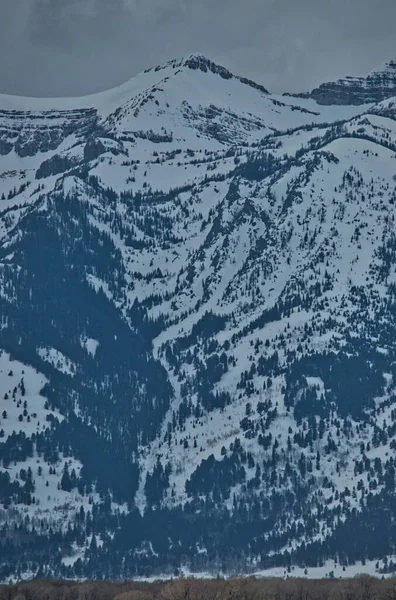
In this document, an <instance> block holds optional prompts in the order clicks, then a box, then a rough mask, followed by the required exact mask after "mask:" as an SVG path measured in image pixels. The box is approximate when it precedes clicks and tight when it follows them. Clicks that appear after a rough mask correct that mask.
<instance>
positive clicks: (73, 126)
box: [0, 108, 97, 157]
mask: <svg viewBox="0 0 396 600" xmlns="http://www.w3.org/2000/svg"><path fill="white" fill-rule="evenodd" d="M96 122H97V115H96V110H95V109H90V108H89V109H81V110H60V111H59V110H51V111H20V110H11V111H9V110H0V155H5V154H8V153H9V152H11V150H12V149H14V150H15V152H16V153H17V154H18V155H19V156H20V157H25V156H34V155H35V154H36V153H37V152H48V151H49V150H56V148H57V147H58V146H59V144H61V142H62V141H63V140H64V139H66V138H67V137H68V136H69V135H72V134H73V133H75V134H76V135H89V133H90V132H91V131H92V130H94V129H95V126H96Z"/></svg>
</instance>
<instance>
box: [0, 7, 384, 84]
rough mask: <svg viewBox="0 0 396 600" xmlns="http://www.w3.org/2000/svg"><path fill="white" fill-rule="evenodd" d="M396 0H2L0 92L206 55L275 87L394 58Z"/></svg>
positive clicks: (115, 76) (112, 79)
mask: <svg viewBox="0 0 396 600" xmlns="http://www.w3.org/2000/svg"><path fill="white" fill-rule="evenodd" d="M395 19H396V3H395V2H394V0H377V2H376V4H375V6H374V3H373V2H372V0H244V2H241V1H240V0H1V3H0V91H2V92H4V93H14V94H26V95H38V96H39V95H51V96H54V95H81V94H85V93H91V92H94V91H98V90H101V89H106V88H108V87H112V86H114V85H117V84H119V83H121V82H123V81H125V80H126V79H128V78H129V77H131V76H132V75H134V74H136V73H137V72H139V71H140V70H142V69H145V68H147V67H149V66H152V65H155V64H158V63H161V62H163V61H164V60H169V59H170V58H174V57H176V56H180V55H184V54H188V53H190V52H203V53H205V54H208V55H209V56H211V57H212V58H213V59H215V60H217V61H218V62H220V63H222V64H224V65H225V66H227V67H229V68H230V69H231V70H233V71H235V72H238V73H242V74H244V75H246V76H248V77H251V78H253V79H256V80H257V81H259V82H260V83H263V84H264V85H265V86H266V87H268V88H269V89H271V90H273V91H284V90H289V91H302V90H305V89H310V88H312V87H314V86H315V85H317V84H319V83H321V82H322V81H324V80H328V79H332V78H335V77H339V76H343V75H346V74H364V73H365V72H367V71H368V70H370V69H372V68H374V67H375V66H377V65H378V64H380V63H381V62H384V61H386V60H388V59H391V58H394V59H395V58H396V40H395V36H394V23H395Z"/></svg>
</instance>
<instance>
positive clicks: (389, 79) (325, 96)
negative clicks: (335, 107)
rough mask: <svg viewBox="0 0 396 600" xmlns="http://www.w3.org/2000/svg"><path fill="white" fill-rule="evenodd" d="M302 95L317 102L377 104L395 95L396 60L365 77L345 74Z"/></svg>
mask: <svg viewBox="0 0 396 600" xmlns="http://www.w3.org/2000/svg"><path fill="white" fill-rule="evenodd" d="M303 96H305V97H311V98H314V100H316V101H317V102H318V103H319V104H354V105H359V104H377V103H379V102H382V101H383V100H387V99H388V98H392V97H393V96H396V62H395V61H394V60H390V61H388V62H386V63H384V64H382V65H381V66H379V67H377V68H375V69H373V70H372V71H370V73H368V74H367V75H366V76H365V77H353V76H346V77H344V78H343V79H338V80H337V81H333V82H328V83H322V85H320V86H319V87H318V88H316V89H314V90H313V91H312V92H311V93H310V94H303Z"/></svg>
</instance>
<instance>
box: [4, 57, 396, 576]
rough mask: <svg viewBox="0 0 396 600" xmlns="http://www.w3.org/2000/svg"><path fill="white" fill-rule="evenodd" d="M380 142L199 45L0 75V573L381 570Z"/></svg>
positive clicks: (390, 473) (377, 109)
mask: <svg viewBox="0 0 396 600" xmlns="http://www.w3.org/2000/svg"><path fill="white" fill-rule="evenodd" d="M392 69H393V66H390V67H389V69H388V71H389V74H387V75H385V74H384V75H383V76H380V75H379V74H378V73H377V75H372V78H375V79H376V81H377V82H378V81H380V80H382V81H385V80H386V81H388V83H389V82H390V81H391V75H390V73H392ZM387 85H388V84H387ZM383 89H385V84H383ZM388 89H389V90H391V86H390V83H389V86H388ZM389 93H390V92H389ZM365 99H366V100H367V97H365ZM395 157H396V129H395V126H394V107H393V101H392V100H388V101H387V102H385V103H380V104H377V105H373V104H372V103H369V104H361V105H351V106H347V105H343V104H342V103H341V102H337V103H336V104H334V105H323V104H318V103H317V102H316V101H315V100H314V99H313V98H312V97H311V98H296V97H282V96H275V95H272V94H269V93H267V92H266V90H264V89H263V88H261V87H260V86H258V85H256V84H254V83H252V82H250V81H248V80H244V79H243V78H240V77H236V76H234V75H232V74H231V73H230V72H229V71H227V70H226V69H223V68H222V67H219V66H217V65H215V63H213V62H212V61H210V60H209V59H206V58H204V57H202V56H201V55H192V56H190V57H187V58H186V59H182V60H176V61H171V62H170V63H167V64H165V65H162V66H159V67H156V68H154V69H150V70H148V71H147V72H145V73H141V74H139V75H138V76H136V77H135V78H133V79H131V80H130V81H128V82H127V83H125V84H124V85H122V86H119V87H118V88H115V89H113V90H109V91H107V92H103V93H101V94H96V95H93V96H88V97H85V98H77V99H56V100H52V99H45V100H41V99H29V98H13V97H10V96H0V534H1V535H0V579H1V580H2V581H9V580H10V579H15V578H31V577H34V576H40V577H45V576H48V577H50V576H62V577H65V578H95V577H97V578H106V577H107V578H112V579H114V578H125V577H135V576H141V577H148V576H159V575H162V576H165V575H166V576H173V575H175V574H176V575H177V574H181V573H191V572H194V573H204V572H205V573H212V574H213V573H214V574H219V573H224V574H232V573H242V572H243V573H260V572H261V573H267V574H274V573H278V574H279V573H280V574H282V575H284V574H287V572H294V573H295V574H297V573H300V574H301V573H304V571H306V572H307V573H308V574H309V575H312V576H314V575H315V574H318V572H319V573H323V572H325V573H329V574H330V573H332V574H333V575H334V576H337V577H338V576H341V575H343V574H344V573H345V574H348V573H352V572H356V569H359V570H367V571H368V572H373V573H374V572H376V573H386V572H391V571H392V570H393V568H394V567H393V563H392V556H393V555H394V554H395V553H396V525H395V523H394V519H393V516H392V515H394V512H395V506H396V491H395V489H396V488H395V471H396V455H395V449H396V438H395V436H396V426H395V421H396V366H395V365H396V342H395V340H396V269H395V264H396V224H395V219H394V208H395V204H396V190H395V172H396V166H395V165H396V159H395ZM358 561H359V564H358V565H357V566H356V563H357V562H358ZM361 565H362V566H361ZM318 569H321V570H319V571H318Z"/></svg>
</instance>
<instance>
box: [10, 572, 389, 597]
mask: <svg viewBox="0 0 396 600" xmlns="http://www.w3.org/2000/svg"><path fill="white" fill-rule="evenodd" d="M0 600H396V577H391V578H387V579H378V578H375V577H371V576H369V575H358V576H356V577H354V578H353V579H311V580H310V579H299V578H288V579H280V578H272V577H271V578H255V577H248V578H229V579H192V578H191V579H173V580H171V581H155V582H152V583H145V582H133V581H123V582H115V581H95V582H88V581H86V582H76V581H67V580H53V579H43V580H33V581H29V582H23V583H17V584H10V585H0Z"/></svg>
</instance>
